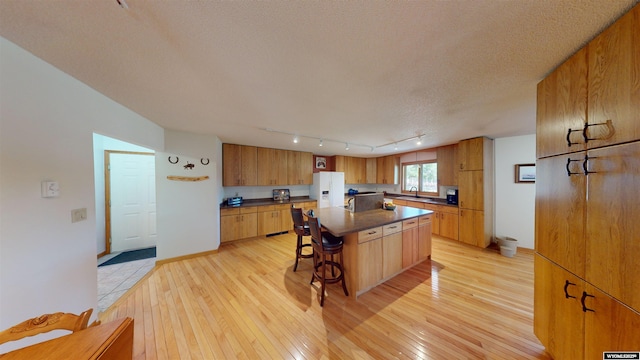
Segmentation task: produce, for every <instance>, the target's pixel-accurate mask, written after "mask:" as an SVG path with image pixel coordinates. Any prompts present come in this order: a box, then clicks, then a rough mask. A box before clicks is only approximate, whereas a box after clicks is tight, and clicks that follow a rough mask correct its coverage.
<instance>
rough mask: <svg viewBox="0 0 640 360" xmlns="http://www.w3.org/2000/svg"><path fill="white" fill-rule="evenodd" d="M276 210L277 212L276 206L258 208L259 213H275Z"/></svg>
mask: <svg viewBox="0 0 640 360" xmlns="http://www.w3.org/2000/svg"><path fill="white" fill-rule="evenodd" d="M275 210H276V206H275V205H263V206H258V212H268V211H275Z"/></svg>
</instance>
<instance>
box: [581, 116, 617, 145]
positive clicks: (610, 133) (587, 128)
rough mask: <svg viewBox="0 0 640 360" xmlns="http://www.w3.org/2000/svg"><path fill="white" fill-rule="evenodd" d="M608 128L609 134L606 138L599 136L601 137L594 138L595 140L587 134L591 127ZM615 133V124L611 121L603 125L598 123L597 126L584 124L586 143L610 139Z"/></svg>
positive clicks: (583, 134) (583, 132)
mask: <svg viewBox="0 0 640 360" xmlns="http://www.w3.org/2000/svg"><path fill="white" fill-rule="evenodd" d="M603 125H604V126H606V127H607V130H608V131H607V134H606V135H604V136H599V137H594V138H590V137H589V135H587V133H588V132H589V127H590V126H603ZM614 133H615V129H614V128H613V124H612V122H611V119H609V120H607V121H605V122H603V123H596V124H587V123H585V124H584V128H583V129H582V137H583V138H584V142H585V143H588V142H589V140H606V139H608V138H610V137H612V136H613V134H614Z"/></svg>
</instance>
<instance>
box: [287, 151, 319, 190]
mask: <svg viewBox="0 0 640 360" xmlns="http://www.w3.org/2000/svg"><path fill="white" fill-rule="evenodd" d="M287 179H288V181H287V183H288V184H290V185H311V183H313V154H312V153H310V152H302V151H287Z"/></svg>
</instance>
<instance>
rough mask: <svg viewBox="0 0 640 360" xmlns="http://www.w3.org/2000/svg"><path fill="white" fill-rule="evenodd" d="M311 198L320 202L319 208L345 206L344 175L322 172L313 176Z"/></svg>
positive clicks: (341, 173)
mask: <svg viewBox="0 0 640 360" xmlns="http://www.w3.org/2000/svg"><path fill="white" fill-rule="evenodd" d="M309 198H311V199H314V200H317V201H318V208H325V207H331V206H343V205H344V173H343V172H332V171H321V172H319V173H314V174H313V184H311V187H310V190H309Z"/></svg>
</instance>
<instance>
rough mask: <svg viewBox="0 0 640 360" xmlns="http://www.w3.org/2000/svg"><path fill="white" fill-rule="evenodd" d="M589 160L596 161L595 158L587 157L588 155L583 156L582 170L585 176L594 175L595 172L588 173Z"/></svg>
mask: <svg viewBox="0 0 640 360" xmlns="http://www.w3.org/2000/svg"><path fill="white" fill-rule="evenodd" d="M591 159H597V157H596V156H589V155H585V156H584V161H583V162H582V170H584V174H585V175H589V174H595V173H596V172H597V171H589V160H591Z"/></svg>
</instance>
